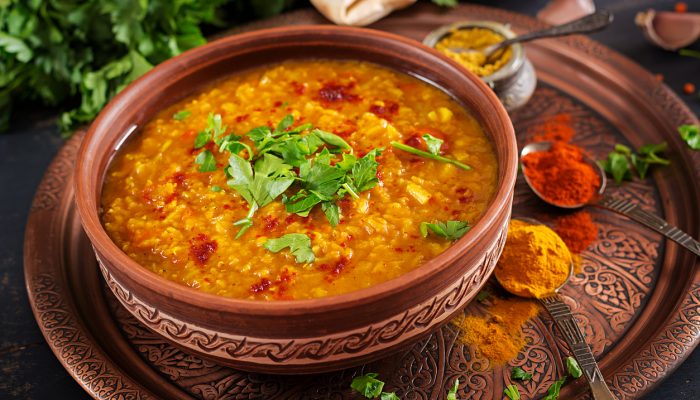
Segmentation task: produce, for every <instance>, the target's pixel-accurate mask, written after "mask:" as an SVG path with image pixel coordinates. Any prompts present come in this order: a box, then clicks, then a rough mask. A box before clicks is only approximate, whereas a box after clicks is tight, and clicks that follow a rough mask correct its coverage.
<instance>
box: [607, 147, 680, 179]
mask: <svg viewBox="0 0 700 400" xmlns="http://www.w3.org/2000/svg"><path fill="white" fill-rule="evenodd" d="M667 148H668V145H667V144H666V143H665V142H664V143H659V144H647V145H644V146H642V147H640V148H639V150H637V153H634V152H633V151H632V149H630V148H629V147H627V146H625V145H623V144H616V145H615V148H614V150H613V151H611V152H610V153H609V154H608V158H607V159H605V160H600V161H598V163H599V164H600V166H601V167H602V168H603V170H604V171H605V172H606V173H607V174H608V175H610V176H612V177H613V179H615V182H616V183H617V184H618V185H619V184H621V183H622V182H623V181H629V180H632V169H631V168H630V164H631V166H632V167H634V169H635V170H636V171H637V174H638V175H639V177H640V178H641V179H644V178H645V177H646V175H647V172H648V171H649V167H650V166H651V165H653V164H660V165H669V164H670V163H671V161H669V160H667V159H665V158H663V157H661V156H660V155H659V153H663V152H664V151H666V149H667Z"/></svg>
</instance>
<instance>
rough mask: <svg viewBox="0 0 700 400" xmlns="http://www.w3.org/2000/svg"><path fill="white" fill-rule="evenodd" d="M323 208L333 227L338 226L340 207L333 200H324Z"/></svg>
mask: <svg viewBox="0 0 700 400" xmlns="http://www.w3.org/2000/svg"><path fill="white" fill-rule="evenodd" d="M321 210H323V213H324V214H326V218H327V219H328V222H329V223H330V224H331V226H332V227H334V228H335V227H336V225H338V224H339V223H340V208H338V205H337V204H335V203H334V202H332V201H324V202H323V203H321Z"/></svg>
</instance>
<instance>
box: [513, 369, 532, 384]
mask: <svg viewBox="0 0 700 400" xmlns="http://www.w3.org/2000/svg"><path fill="white" fill-rule="evenodd" d="M510 378H511V379H513V380H518V381H527V380H530V379H532V374H528V373H527V372H525V371H524V370H523V369H522V368H520V367H513V369H511V370H510Z"/></svg>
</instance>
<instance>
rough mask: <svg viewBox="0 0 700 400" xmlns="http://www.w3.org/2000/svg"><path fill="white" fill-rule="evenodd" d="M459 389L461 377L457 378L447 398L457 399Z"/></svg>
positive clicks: (448, 399) (450, 399) (449, 399)
mask: <svg viewBox="0 0 700 400" xmlns="http://www.w3.org/2000/svg"><path fill="white" fill-rule="evenodd" d="M457 390H459V379H455V383H454V385H452V387H451V388H450V390H449V391H448V392H447V400H457Z"/></svg>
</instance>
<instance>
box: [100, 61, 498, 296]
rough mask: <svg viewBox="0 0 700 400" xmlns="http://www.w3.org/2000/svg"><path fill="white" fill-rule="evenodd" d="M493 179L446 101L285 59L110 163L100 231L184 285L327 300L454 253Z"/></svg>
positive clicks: (386, 77) (377, 74) (396, 81)
mask: <svg viewBox="0 0 700 400" xmlns="http://www.w3.org/2000/svg"><path fill="white" fill-rule="evenodd" d="M290 143H291V144H293V145H292V146H291V147H290V146H288V145H289V144H290ZM497 175H498V165H497V161H496V156H495V153H494V151H493V148H492V145H491V143H490V141H489V140H488V138H487V137H486V135H485V134H484V132H483V131H482V129H481V127H480V125H479V123H478V122H477V120H476V119H475V118H474V117H473V116H471V115H470V114H469V113H468V112H467V111H466V110H465V109H464V108H463V107H462V106H460V105H459V104H457V103H456V102H455V101H454V100H452V99H451V98H450V97H449V96H448V95H447V94H445V93H444V92H442V91H440V90H439V89H437V88H435V87H433V86H431V85H429V84H427V83H424V82H422V81H420V80H418V79H416V78H414V77H411V76H408V75H406V74H403V73H399V72H396V71H393V70H389V69H386V68H383V67H380V66H378V65H375V64H371V63H366V62H359V61H334V60H298V61H287V62H284V63H280V64H275V65H267V66H264V67H258V68H255V69H251V70H248V71H246V72H243V73H240V74H236V75H234V76H231V77H229V78H226V79H224V80H221V81H218V82H216V83H215V84H213V85H211V86H209V87H208V88H206V89H205V90H203V91H201V92H199V93H198V94H196V95H194V96H191V97H189V98H187V99H185V100H183V101H180V102H179V103H177V104H174V105H173V106H171V107H169V108H167V109H165V110H163V111H161V112H160V113H159V114H157V115H156V116H155V118H153V119H152V120H151V121H150V122H149V123H148V124H147V125H145V126H144V127H143V129H142V131H141V132H140V133H139V134H138V135H137V136H136V137H134V138H133V140H131V141H130V142H129V143H127V144H126V145H125V146H124V147H123V148H122V149H121V150H120V151H119V152H118V154H117V155H116V157H115V158H114V160H113V161H112V164H111V165H110V168H109V171H108V173H107V177H106V179H105V184H104V187H103V191H102V221H103V224H104V226H105V228H106V230H107V233H108V234H109V235H110V237H111V238H112V240H113V241H114V242H115V243H116V244H117V246H119V247H120V248H121V249H122V250H123V251H124V252H125V253H126V254H127V255H128V256H129V257H131V258H132V259H134V260H135V261H137V262H138V263H139V264H141V265H142V266H144V267H145V268H148V269H150V270H152V271H154V272H155V273H157V274H160V275H162V276H163V277H165V278H167V279H170V280H173V281H175V282H179V283H181V284H184V285H187V286H191V287H194V288H197V289H199V290H202V291H205V292H209V293H213V294H217V295H220V296H227V297H235V298H242V299H260V300H278V299H307V298H317V297H324V296H331V295H336V294H341V293H346V292H350V291H354V290H358V289H361V288H366V287H370V286H373V285H376V284H378V283H381V282H385V281H387V280H390V279H392V278H395V277H398V276H400V275H402V274H404V273H406V272H408V271H411V270H413V269H415V268H416V267H418V266H420V265H422V264H423V263H425V262H426V261H428V260H430V259H431V258H433V257H435V256H437V255H438V254H440V253H441V252H443V251H444V250H445V249H447V248H448V247H449V246H450V245H451V243H452V241H453V240H456V239H457V238H459V237H461V235H463V234H464V233H465V232H466V231H467V230H468V224H472V225H473V224H474V223H475V222H476V221H477V220H478V219H479V218H480V216H481V215H482V214H483V212H484V211H485V209H486V207H487V205H488V203H489V202H490V200H491V198H492V196H493V194H494V193H495V190H496V185H497Z"/></svg>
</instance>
